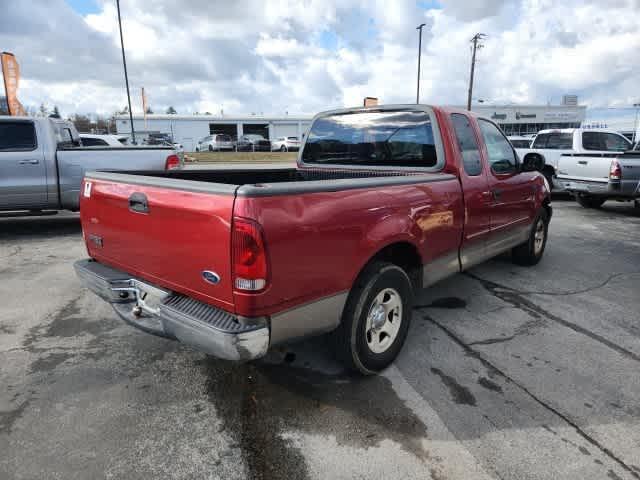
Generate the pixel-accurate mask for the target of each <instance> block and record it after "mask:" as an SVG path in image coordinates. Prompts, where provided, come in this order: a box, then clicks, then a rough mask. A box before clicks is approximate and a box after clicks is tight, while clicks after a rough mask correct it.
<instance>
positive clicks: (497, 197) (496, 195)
mask: <svg viewBox="0 0 640 480" xmlns="http://www.w3.org/2000/svg"><path fill="white" fill-rule="evenodd" d="M491 193H493V199H494V200H500V196H501V195H502V190H492V191H491Z"/></svg>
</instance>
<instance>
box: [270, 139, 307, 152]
mask: <svg viewBox="0 0 640 480" xmlns="http://www.w3.org/2000/svg"><path fill="white" fill-rule="evenodd" d="M299 149H300V140H298V137H278V138H276V139H275V140H274V141H272V142H271V150H272V151H274V150H280V151H281V152H288V151H292V152H295V151H298V150H299Z"/></svg>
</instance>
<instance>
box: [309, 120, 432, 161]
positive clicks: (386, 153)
mask: <svg viewBox="0 0 640 480" xmlns="http://www.w3.org/2000/svg"><path fill="white" fill-rule="evenodd" d="M302 159H303V161H304V162H305V163H321V164H352V165H373V166H396V167H435V166H436V165H437V164H438V158H437V155H436V148H435V142H434V137H433V130H432V125H431V119H430V118H429V115H428V114H427V113H425V112H422V111H380V112H357V113H345V114H335V115H329V116H326V117H321V118H319V119H317V120H316V121H315V122H314V123H313V125H312V127H311V130H310V131H309V137H308V139H307V143H306V144H305V147H304V151H303V152H302Z"/></svg>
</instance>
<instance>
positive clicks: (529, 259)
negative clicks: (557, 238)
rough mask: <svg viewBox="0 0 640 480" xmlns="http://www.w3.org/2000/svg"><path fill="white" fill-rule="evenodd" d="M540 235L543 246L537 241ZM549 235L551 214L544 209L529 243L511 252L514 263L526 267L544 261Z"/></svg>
mask: <svg viewBox="0 0 640 480" xmlns="http://www.w3.org/2000/svg"><path fill="white" fill-rule="evenodd" d="M540 233H541V234H542V235H543V237H542V240H541V241H542V243H541V244H540V243H539V242H537V241H536V240H537V239H539V237H538V236H537V234H540ZM548 233H549V214H548V213H547V211H546V210H545V209H544V208H543V209H542V210H541V211H540V213H539V214H538V216H537V217H536V219H535V221H534V222H533V225H532V226H531V230H530V232H529V238H528V239H527V241H526V242H524V243H521V244H520V245H518V246H517V247H515V248H513V249H512V250H511V258H512V260H513V263H516V264H518V265H524V266H532V265H536V264H537V263H538V262H539V261H540V260H541V259H542V255H544V249H545V247H546V246H547V237H548Z"/></svg>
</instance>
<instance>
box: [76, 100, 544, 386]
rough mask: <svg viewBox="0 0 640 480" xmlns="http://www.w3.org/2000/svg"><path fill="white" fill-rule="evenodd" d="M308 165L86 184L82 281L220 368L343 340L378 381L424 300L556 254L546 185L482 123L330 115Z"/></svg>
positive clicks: (467, 117) (464, 117)
mask: <svg viewBox="0 0 640 480" xmlns="http://www.w3.org/2000/svg"><path fill="white" fill-rule="evenodd" d="M298 162H299V163H298V167H297V168H291V169H247V170H243V169H237V170H220V169H219V170H216V169H211V170H181V171H178V172H156V173H147V172H127V173H117V172H116V173H114V172H91V173H88V174H87V175H86V178H85V181H84V191H85V192H88V193H87V194H85V195H83V197H82V204H81V205H82V207H81V210H80V214H81V221H82V228H83V235H84V239H85V242H86V246H87V250H88V252H89V256H90V257H91V258H90V259H86V260H80V261H78V262H77V263H76V264H75V269H76V272H77V274H78V275H79V277H80V278H81V279H82V280H83V281H84V284H85V285H86V286H87V287H88V288H90V289H91V290H93V291H94V292H95V293H96V294H98V295H99V296H101V297H102V298H103V299H105V300H107V301H108V302H110V303H112V304H113V307H114V308H115V311H116V312H117V313H118V315H120V316H121V317H122V318H123V319H124V320H125V321H127V322H129V323H130V324H131V325H133V326H135V327H138V328H140V329H142V330H144V331H146V332H149V333H153V334H156V335H160V336H164V337H168V338H173V339H177V340H179V341H181V342H184V343H186V344H189V345H192V346H194V347H195V348H197V349H200V350H202V351H204V352H206V353H208V354H211V355H214V356H217V357H220V358H225V359H231V360H249V359H252V358H257V357H260V356H262V355H264V354H265V353H266V352H267V350H268V349H269V348H270V347H273V346H274V345H278V344H280V343H283V342H286V341H290V340H294V339H299V338H303V337H308V336H310V335H317V334H321V333H325V332H330V331H331V332H332V334H331V339H332V344H333V347H334V348H335V351H336V354H337V356H338V358H340V359H341V360H342V361H343V362H344V363H345V364H346V365H347V366H348V367H349V368H351V369H354V370H356V371H359V372H361V373H363V374H371V373H375V372H378V371H380V370H382V369H383V368H385V367H386V366H387V365H389V364H390V363H391V362H392V361H393V360H394V358H395V357H396V355H398V353H399V352H400V349H401V348H402V345H403V343H404V341H405V338H406V336H407V332H408V330H409V323H410V321H411V315H412V302H413V297H414V293H415V292H416V290H417V289H420V288H422V287H428V286H429V285H432V284H433V283H435V282H437V281H439V280H441V279H443V278H445V277H447V276H450V275H452V274H455V273H457V272H460V271H461V270H466V269H468V268H470V267H472V266H474V265H477V264H478V263H480V262H483V261H485V260H487V259H489V258H491V257H494V256H496V255H498V254H500V253H502V252H505V251H509V250H510V251H511V252H512V258H513V260H514V261H515V262H517V263H519V264H523V265H535V264H536V263H538V262H539V261H540V259H541V258H542V256H543V253H544V250H545V245H546V241H547V227H548V224H549V220H550V218H551V213H552V210H551V205H550V192H549V190H548V188H547V185H546V182H545V180H544V177H543V176H542V175H541V174H540V173H538V172H535V171H531V169H532V168H533V165H532V164H527V163H526V162H525V163H520V161H519V160H518V157H517V155H516V154H515V152H514V150H513V147H512V146H511V144H510V143H509V141H508V140H507V138H506V137H505V136H504V134H503V133H502V131H501V130H500V128H499V127H498V126H497V125H496V124H495V123H493V122H492V121H491V120H489V119H486V118H478V117H476V116H475V114H473V113H471V112H468V111H465V110H459V109H452V108H439V107H429V106H423V105H393V106H385V107H383V106H376V107H370V108H358V109H345V110H335V111H330V112H325V113H322V114H319V115H317V116H316V117H315V118H314V120H313V122H312V126H311V129H310V132H309V134H308V136H307V138H306V140H305V143H304V145H303V147H302V152H301V155H300V156H299V159H298ZM212 246H213V247H212ZM159 259H163V260H162V261H159Z"/></svg>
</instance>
